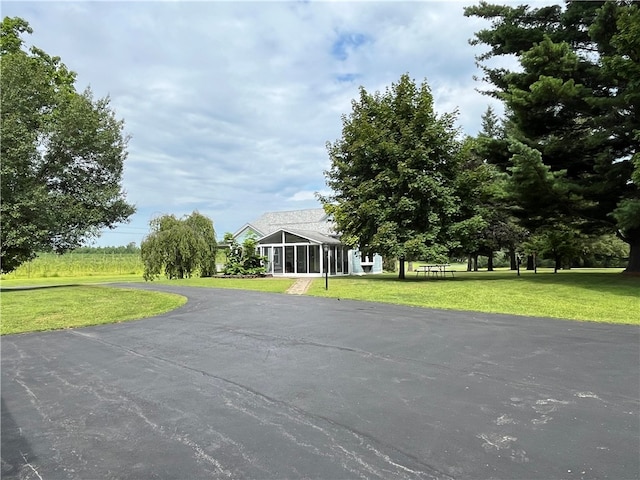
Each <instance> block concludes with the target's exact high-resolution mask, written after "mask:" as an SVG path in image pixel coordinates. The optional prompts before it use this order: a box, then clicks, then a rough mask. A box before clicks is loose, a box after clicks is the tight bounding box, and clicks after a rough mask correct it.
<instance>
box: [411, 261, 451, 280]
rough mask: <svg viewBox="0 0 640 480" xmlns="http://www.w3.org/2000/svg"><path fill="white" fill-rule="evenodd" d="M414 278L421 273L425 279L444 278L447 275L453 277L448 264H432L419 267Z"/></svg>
mask: <svg viewBox="0 0 640 480" xmlns="http://www.w3.org/2000/svg"><path fill="white" fill-rule="evenodd" d="M415 272H416V276H417V275H420V274H421V273H423V274H424V276H425V277H428V276H430V275H433V276H434V277H438V276H439V277H441V278H444V277H446V275H447V273H450V274H451V276H452V277H453V272H454V271H453V270H451V265H450V264H448V263H433V264H429V265H419V266H418V267H417V268H416V269H415Z"/></svg>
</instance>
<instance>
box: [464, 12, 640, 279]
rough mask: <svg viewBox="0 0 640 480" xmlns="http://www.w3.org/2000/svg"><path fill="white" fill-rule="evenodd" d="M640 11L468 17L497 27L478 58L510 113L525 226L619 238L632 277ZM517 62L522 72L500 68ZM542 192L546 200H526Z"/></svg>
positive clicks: (637, 202) (481, 37)
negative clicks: (626, 247)
mask: <svg viewBox="0 0 640 480" xmlns="http://www.w3.org/2000/svg"><path fill="white" fill-rule="evenodd" d="M639 8H640V7H639V6H638V4H637V2H630V1H605V2H580V1H569V2H566V5H565V6H564V7H561V6H545V7H541V8H533V9H532V8H529V7H528V6H524V5H523V6H515V7H512V6H502V5H491V4H488V3H486V2H480V4H479V5H477V6H472V7H467V8H466V9H465V15H467V16H477V17H480V18H484V19H487V20H489V21H491V28H488V29H484V30H481V31H479V32H477V33H476V35H475V39H473V40H472V43H473V44H476V45H479V44H484V45H487V46H488V47H489V51H487V52H485V53H483V54H481V55H479V56H478V60H479V63H480V66H481V68H482V70H483V72H484V78H483V80H485V81H486V82H488V83H489V84H491V85H492V87H493V90H490V91H488V92H487V93H488V94H490V95H493V96H495V97H497V98H500V99H501V100H503V101H504V104H505V109H506V112H507V120H508V124H509V126H510V130H509V133H510V135H511V136H512V143H511V148H512V149H515V151H513V152H512V154H513V155H514V157H515V158H514V159H513V160H512V163H513V164H512V165H511V167H512V168H513V169H516V170H517V175H518V178H519V183H520V185H521V186H520V187H519V190H520V191H519V192H517V195H518V196H519V197H520V198H521V199H523V200H526V201H525V202H524V203H522V204H521V205H520V206H521V207H522V210H523V211H522V212H521V213H522V214H523V215H521V218H522V219H523V220H524V219H525V216H530V217H531V219H532V220H531V223H532V224H536V228H538V229H548V228H550V227H552V226H554V225H555V226H559V225H562V224H564V225H566V226H568V227H570V228H578V229H579V230H580V231H581V232H582V233H583V234H586V235H600V234H604V233H607V232H615V233H616V234H617V235H618V236H620V238H622V239H623V240H624V241H626V242H627V243H628V244H629V245H630V252H631V253H630V257H629V264H628V266H627V271H629V272H639V271H640V191H639V188H638V185H639V184H638V181H637V178H636V177H635V176H634V171H637V162H636V161H635V159H636V158H637V155H638V145H639V144H640V117H639V116H638V106H639V103H640V65H639V62H640V53H639V52H640V11H639ZM511 56H515V57H516V58H517V60H518V61H519V64H520V68H519V69H518V70H510V69H507V68H504V67H503V66H497V65H496V62H494V61H493V60H494V59H496V58H498V59H499V58H501V57H511ZM498 64H499V62H498ZM534 150H535V151H537V152H538V153H537V154H536V153H534ZM634 162H636V163H635V164H634ZM504 168H505V170H506V169H507V166H506V165H505V166H504ZM513 173H514V174H515V173H516V172H515V171H514V172H513ZM536 177H539V178H536ZM536 184H537V185H539V186H540V187H541V188H543V189H542V190H541V191H540V196H539V197H538V195H537V194H538V192H537V191H536V190H531V191H530V192H529V193H526V192H524V185H529V187H528V188H533V185H536ZM536 199H538V200H539V201H535V200H536ZM569 224H570V225H569Z"/></svg>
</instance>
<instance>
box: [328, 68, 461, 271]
mask: <svg viewBox="0 0 640 480" xmlns="http://www.w3.org/2000/svg"><path fill="white" fill-rule="evenodd" d="M454 121H455V115H454V114H452V113H446V114H443V115H437V114H436V112H435V111H434V108H433V96H432V94H431V91H430V89H429V87H428V85H427V83H426V82H424V83H422V84H421V85H416V84H415V82H414V81H413V80H411V79H410V77H409V76H408V75H403V76H402V77H401V78H400V80H399V81H398V82H397V83H394V84H392V85H391V87H390V88H387V89H386V90H385V91H384V92H382V93H381V92H375V93H373V94H370V93H368V92H367V91H366V90H365V89H364V88H361V89H360V97H359V98H358V99H357V100H354V101H353V102H352V112H351V114H350V115H348V116H344V117H343V119H342V137H341V138H340V139H338V140H336V141H335V142H333V143H329V144H328V145H327V149H328V152H329V157H330V159H331V166H330V168H329V170H327V171H326V172H325V178H326V182H327V185H328V186H329V187H330V188H331V190H332V194H330V195H326V196H320V200H321V202H322V203H323V205H324V208H325V210H326V211H327V213H329V214H330V215H332V216H333V219H334V221H335V222H336V225H337V230H338V231H339V232H340V233H341V234H342V240H343V242H345V243H346V244H348V245H350V246H353V247H356V246H358V247H359V248H360V249H361V250H362V251H369V252H372V253H373V252H375V253H380V254H382V255H384V256H389V257H395V258H398V259H400V271H399V278H404V261H405V260H412V259H429V260H431V261H438V260H445V259H446V258H447V255H448V252H449V249H450V246H451V245H449V243H450V241H451V237H450V236H449V235H448V229H449V227H450V225H451V223H452V222H453V221H454V216H455V214H456V213H457V212H458V208H459V201H458V200H459V199H458V197H457V196H456V192H455V184H454V182H455V178H456V175H457V174H458V167H459V163H458V159H459V157H458V150H459V148H460V142H459V140H458V139H457V135H458V131H457V129H456V128H455V126H454Z"/></svg>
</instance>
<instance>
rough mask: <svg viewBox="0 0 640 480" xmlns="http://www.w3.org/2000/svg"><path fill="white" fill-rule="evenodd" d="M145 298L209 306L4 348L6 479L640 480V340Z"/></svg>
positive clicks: (314, 307)
mask: <svg viewBox="0 0 640 480" xmlns="http://www.w3.org/2000/svg"><path fill="white" fill-rule="evenodd" d="M126 287H129V288H130V287H133V285H126ZM135 288H148V289H154V290H166V291H171V292H176V293H181V294H183V295H186V296H187V297H188V298H189V302H188V303H187V304H186V305H185V306H184V307H182V308H180V309H178V310H175V311H173V312H170V313H168V314H165V315H162V316H158V317H155V318H151V319H145V320H140V321H134V322H128V323H121V324H115V325H103V326H98V327H90V328H82V329H74V330H65V331H56V332H47V333H33V334H23V335H12V336H4V337H2V340H1V347H2V369H1V370H2V385H1V386H2V451H1V455H2V478H16V479H40V478H42V479H111V478H113V479H204V478H236V479H285V478H291V479H306V478H309V479H312V478H318V479H352V478H353V479H358V478H361V479H376V478H380V479H497V478H502V479H556V478H557V479H607V478H609V479H616V480H620V479H635V478H640V460H639V454H638V452H639V451H640V416H639V403H640V402H639V397H640V375H639V372H640V368H639V367H640V335H639V332H640V329H639V328H637V327H633V326H623V325H605V324H594V323H580V322H571V321H563V320H551V319H542V318H527V317H514V316H507V315H488V314H479V313H472V312H455V311H442V310H430V309H421V308H411V307H401V306H392V305H383V304H374V303H365V302H353V301H345V300H337V299H322V298H313V297H308V296H297V295H280V294H267V293H260V292H248V291H238V290H221V289H220V290H218V289H204V288H186V287H179V286H162V285H155V284H141V285H137V286H136V287H135Z"/></svg>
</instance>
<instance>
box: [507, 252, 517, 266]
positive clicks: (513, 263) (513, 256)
mask: <svg viewBox="0 0 640 480" xmlns="http://www.w3.org/2000/svg"><path fill="white" fill-rule="evenodd" d="M509 261H510V263H511V270H517V269H518V261H517V260H516V251H515V250H509Z"/></svg>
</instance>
